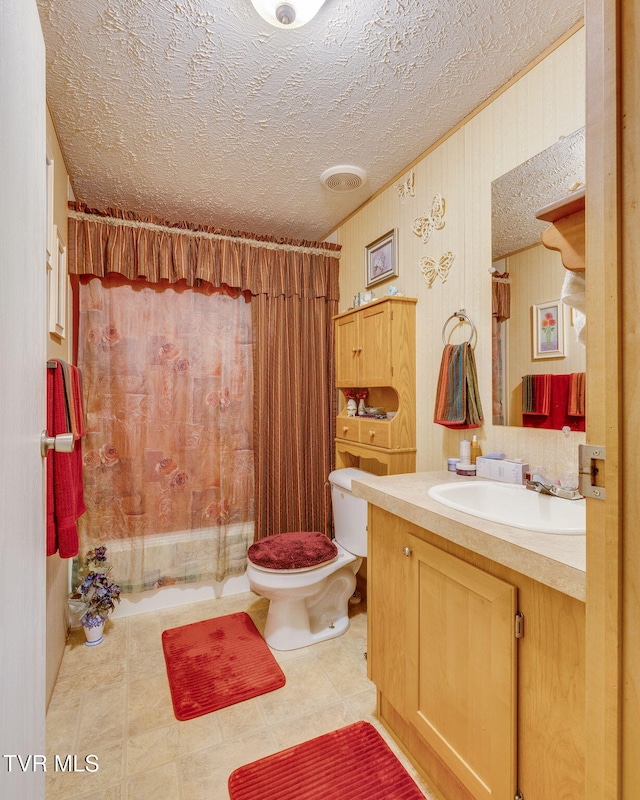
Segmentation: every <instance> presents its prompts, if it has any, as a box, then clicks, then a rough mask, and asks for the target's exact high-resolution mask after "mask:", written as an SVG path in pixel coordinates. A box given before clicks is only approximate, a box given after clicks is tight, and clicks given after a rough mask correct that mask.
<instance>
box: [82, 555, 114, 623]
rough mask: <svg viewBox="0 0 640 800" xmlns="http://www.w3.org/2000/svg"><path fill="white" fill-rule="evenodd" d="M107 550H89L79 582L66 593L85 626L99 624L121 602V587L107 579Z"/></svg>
mask: <svg viewBox="0 0 640 800" xmlns="http://www.w3.org/2000/svg"><path fill="white" fill-rule="evenodd" d="M106 553H107V548H106V547H96V548H95V549H93V550H89V552H88V553H87V554H86V556H85V558H86V563H85V565H84V567H82V568H81V570H80V575H81V576H84V577H83V580H82V583H81V584H80V585H79V586H78V588H77V589H76V591H75V592H72V594H70V595H69V601H70V603H71V604H72V605H73V607H74V608H75V609H76V611H77V613H79V614H80V622H81V624H82V625H83V626H84V627H85V628H94V627H97V626H98V625H101V624H102V623H103V622H104V621H105V620H106V619H107V617H108V616H109V614H110V613H111V612H112V611H113V610H114V608H115V607H116V606H115V604H116V603H119V602H120V587H119V586H118V584H117V583H113V581H112V580H111V579H110V578H109V573H110V572H111V565H110V564H108V563H107V556H106Z"/></svg>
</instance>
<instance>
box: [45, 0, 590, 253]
mask: <svg viewBox="0 0 640 800" xmlns="http://www.w3.org/2000/svg"><path fill="white" fill-rule="evenodd" d="M38 7H39V10H40V17H41V21H42V27H43V33H44V38H45V43H46V46H47V95H48V102H49V107H50V110H51V113H52V116H53V119H54V122H55V125H56V129H57V132H58V136H59V139H60V143H61V146H62V150H63V153H64V157H65V161H66V165H67V168H68V170H69V173H70V176H71V181H72V184H73V188H74V191H75V195H76V198H77V199H78V200H81V201H83V202H85V203H87V204H89V205H90V206H95V207H102V208H104V207H107V206H115V207H119V208H124V209H127V210H130V211H136V212H141V213H142V212H144V213H150V214H156V215H158V216H160V217H162V218H164V219H167V220H169V221H171V222H179V221H183V220H184V221H190V222H195V223H198V224H206V225H213V226H217V227H219V228H226V229H231V230H236V231H248V232H253V233H259V234H271V235H273V236H278V237H289V238H297V239H318V238H321V237H322V236H324V235H325V234H326V233H327V232H328V231H330V230H331V229H332V228H334V227H335V226H336V225H337V224H338V223H339V222H340V221H341V220H343V219H344V218H345V217H346V216H348V214H349V213H351V212H352V211H353V210H355V209H356V208H357V207H358V206H360V205H361V204H362V203H363V202H364V201H365V200H366V199H367V198H368V197H369V196H370V195H371V194H373V193H374V192H375V191H376V190H378V189H380V188H381V187H383V186H384V185H385V184H386V183H387V182H389V181H390V180H392V179H393V178H394V177H395V176H396V175H397V174H398V173H400V172H401V171H402V170H403V169H404V167H406V166H407V165H408V164H409V163H410V162H411V161H413V160H414V159H415V158H417V157H418V156H419V155H420V154H421V153H422V152H424V150H426V149H427V148H428V147H429V146H430V145H431V144H433V143H434V142H435V141H437V139H438V138H440V136H442V135H443V134H445V133H446V132H447V131H448V130H450V129H451V128H452V127H453V126H454V125H455V124H456V123H457V122H459V121H460V120H461V119H462V118H463V117H464V116H465V115H466V114H467V113H469V112H470V111H472V110H473V109H474V108H475V107H476V106H478V105H479V104H480V103H481V102H482V101H483V100H484V99H486V98H487V97H488V96H489V95H490V94H492V93H493V92H494V91H495V90H496V89H498V88H499V87H500V86H501V85H503V84H504V83H505V82H506V81H507V80H508V79H509V78H511V77H512V76H513V75H514V74H515V73H516V72H518V71H519V70H520V69H521V68H523V67H524V66H526V65H527V64H528V63H530V62H531V61H532V60H533V58H535V57H536V56H537V55H538V54H539V53H540V52H542V51H543V50H544V49H545V48H546V47H547V46H548V45H549V44H551V43H552V42H554V41H555V40H556V39H558V38H559V37H560V36H561V35H562V34H563V33H564V32H565V31H566V30H568V29H569V28H570V27H571V25H572V24H573V23H575V22H577V21H578V20H579V19H580V18H581V17H582V14H583V3H582V0H327V2H326V3H325V5H324V7H323V8H322V9H321V10H320V13H319V14H318V16H317V17H316V18H315V19H314V20H313V21H312V22H310V23H309V24H308V25H306V26H304V27H302V28H298V29H295V30H283V29H277V28H274V27H271V26H270V25H268V24H267V23H266V22H264V21H263V20H262V19H261V18H260V17H259V16H258V14H257V13H256V12H255V11H254V9H253V7H252V5H251V3H250V0H82V2H79V0H38ZM338 164H353V165H356V166H358V167H361V168H362V169H364V170H366V172H367V173H368V181H367V183H366V184H365V185H364V186H363V187H361V188H360V189H358V190H356V191H354V192H350V193H336V192H331V191H330V190H328V189H326V188H325V187H324V186H322V184H321V183H320V175H321V174H322V172H323V171H324V170H325V169H327V168H328V167H332V166H334V165H338Z"/></svg>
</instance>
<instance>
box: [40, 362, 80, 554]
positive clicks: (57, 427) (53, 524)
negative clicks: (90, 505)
mask: <svg viewBox="0 0 640 800" xmlns="http://www.w3.org/2000/svg"><path fill="white" fill-rule="evenodd" d="M55 363H56V367H55V369H54V368H48V369H47V432H48V435H49V436H56V435H57V434H59V433H70V432H71V431H70V430H69V427H68V422H67V420H68V418H69V416H68V415H70V413H71V409H69V408H68V405H67V397H66V391H65V383H64V373H63V369H62V366H61V364H60V362H58V361H57V360H56V361H55ZM85 511H86V506H85V504H84V490H83V483H82V445H81V443H80V439H79V438H78V439H76V442H75V448H74V450H73V452H72V453H56V452H55V451H53V450H50V451H49V453H48V454H47V555H48V556H51V555H53V554H54V553H59V554H60V557H61V558H73V556H76V555H77V554H78V528H77V525H76V521H77V519H78V517H80V516H81V515H82V514H84V512H85Z"/></svg>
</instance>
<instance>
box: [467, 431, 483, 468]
mask: <svg viewBox="0 0 640 800" xmlns="http://www.w3.org/2000/svg"><path fill="white" fill-rule="evenodd" d="M470 451H471V453H470V455H471V463H472V464H475V463H476V458H477V457H478V456H481V455H482V450H481V449H480V444H479V442H478V437H477V436H474V437H473V439H472V440H471V448H470Z"/></svg>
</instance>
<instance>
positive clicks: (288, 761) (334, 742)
mask: <svg viewBox="0 0 640 800" xmlns="http://www.w3.org/2000/svg"><path fill="white" fill-rule="evenodd" d="M229 797H230V798H231V800H424V795H423V794H422V792H421V791H420V789H418V787H417V785H416V783H415V782H414V781H413V779H412V778H411V776H410V775H409V773H408V772H407V771H406V770H405V768H404V767H403V766H402V764H401V763H400V762H399V761H398V759H397V758H396V756H395V755H394V754H393V752H392V751H391V749H390V748H389V746H388V745H387V743H386V742H385V741H384V739H383V738H382V737H381V736H380V734H379V733H378V731H377V730H376V729H375V728H374V727H373V725H370V724H369V723H368V722H355V723H354V724H353V725H347V727H346V728H340V729H339V730H337V731H333V732H332V733H325V734H324V736H318V737H317V738H316V739H310V740H309V741H308V742H303V743H302V744H298V745H295V746H294V747H290V748H289V749H288V750H282V751H281V752H280V753H275V754H274V755H272V756H267V757H266V758H261V759H260V760H258V761H253V762H252V763H251V764H246V765H245V766H244V767H240V768H239V769H237V770H235V772H232V773H231V775H230V776H229Z"/></svg>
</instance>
